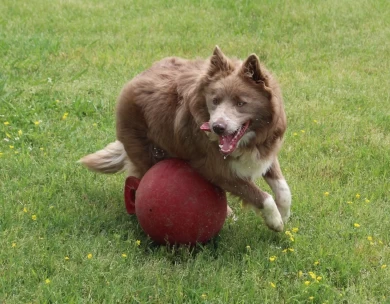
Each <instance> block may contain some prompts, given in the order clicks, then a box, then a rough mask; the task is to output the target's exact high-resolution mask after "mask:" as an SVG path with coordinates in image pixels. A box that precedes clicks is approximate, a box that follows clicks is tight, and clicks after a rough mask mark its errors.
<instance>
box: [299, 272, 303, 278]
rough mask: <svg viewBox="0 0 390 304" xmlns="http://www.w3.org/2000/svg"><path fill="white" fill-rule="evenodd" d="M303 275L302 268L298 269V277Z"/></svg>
mask: <svg viewBox="0 0 390 304" xmlns="http://www.w3.org/2000/svg"><path fill="white" fill-rule="evenodd" d="M302 276H303V272H302V270H299V271H298V278H301V277H302Z"/></svg>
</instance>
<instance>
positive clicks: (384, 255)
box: [0, 0, 390, 304]
mask: <svg viewBox="0 0 390 304" xmlns="http://www.w3.org/2000/svg"><path fill="white" fill-rule="evenodd" d="M216 44H218V45H219V46H220V47H221V48H222V50H223V51H224V52H225V53H226V54H227V55H229V56H236V57H240V58H246V56H248V55H249V54H251V53H253V52H254V53H257V54H258V55H259V57H260V59H261V60H262V61H263V62H264V63H265V64H266V66H268V67H269V69H270V70H272V71H273V73H274V74H275V75H276V76H277V78H278V79H279V81H280V83H281V85H282V88H283V92H284V98H285V106H286V111H287V116H288V119H289V128H288V131H287V133H286V138H285V145H284V148H283V150H282V152H281V154H280V163H281V165H282V168H283V169H284V173H285V176H286V178H287V181H288V182H289V185H290V187H291V190H292V194H293V207H292V211H293V215H292V217H291V220H290V222H289V223H288V224H287V225H286V231H285V232H283V233H279V234H278V233H274V232H271V231H269V230H268V229H267V228H266V227H265V225H264V224H263V223H262V220H261V219H260V218H257V217H256V216H255V215H254V214H253V213H251V212H245V211H244V210H242V209H241V208H240V203H239V201H238V200H236V199H234V198H230V199H229V200H230V203H231V206H232V208H233V209H234V210H235V212H236V215H237V217H238V220H237V221H233V220H231V219H229V220H227V222H226V223H225V225H224V227H223V229H222V231H221V233H220V235H219V236H218V237H217V238H216V239H214V240H213V241H212V242H210V243H209V244H207V245H204V246H198V247H196V248H194V249H188V248H185V247H180V248H168V247H164V246H162V247H161V246H156V245H154V244H153V243H152V242H151V241H150V240H148V238H147V237H146V236H145V235H144V234H143V232H142V230H141V228H140V227H139V225H138V223H137V220H136V219H135V218H134V217H131V216H129V215H127V213H126V211H125V208H124V204H123V195H122V189H123V183H124V176H123V175H113V176H103V175H98V174H94V173H91V172H89V171H87V170H86V169H84V168H82V167H80V166H79V165H78V164H76V161H77V160H78V159H79V158H80V157H81V156H83V155H85V154H87V153H90V152H93V151H95V150H98V149H100V148H102V147H103V146H104V145H105V144H107V143H109V142H111V141H113V140H114V138H115V131H114V128H115V123H114V107H115V102H116V98H117V95H118V93H119V91H120V90H121V88H122V86H123V85H124V83H125V82H126V81H127V80H128V79H131V78H132V77H133V76H134V75H136V74H138V73H139V72H140V71H142V70H144V69H146V68H147V67H149V66H150V65H151V64H152V63H153V62H154V61H157V60H159V59H161V58H163V57H166V56H171V55H177V56H181V57H186V58H196V57H208V56H209V55H211V53H212V50H213V48H214V46H215V45H216ZM389 79H390V2H389V1H386V0H378V1H363V0H345V1H337V0H328V1H299V0H297V1H287V0H286V1H281V0H278V1H243V0H242V1H233V0H229V1H228V0H226V1H222V0H216V1H212V0H195V1H188V0H187V1H177V0H176V1H174V0H172V1H151V0H145V1H127V0H111V1H108V0H101V1H93V0H86V1H76V0H62V1H59V0H54V1H44V0H31V1H19V0H17V1H12V0H2V1H1V2H0V246H1V250H0V302H1V303H7V304H9V303H164V304H165V303H389V301H390V291H389V286H390V233H389V231H390V221H389V218H390V198H389V197H390V93H389V92H390V90H389V84H390V83H389ZM259 184H260V185H261V186H262V187H264V188H265V189H268V188H267V186H266V185H265V183H264V182H263V181H262V180H259Z"/></svg>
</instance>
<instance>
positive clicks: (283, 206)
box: [268, 179, 291, 223]
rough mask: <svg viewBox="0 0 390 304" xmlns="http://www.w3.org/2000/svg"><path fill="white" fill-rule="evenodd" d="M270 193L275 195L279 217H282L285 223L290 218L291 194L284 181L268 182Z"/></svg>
mask: <svg viewBox="0 0 390 304" xmlns="http://www.w3.org/2000/svg"><path fill="white" fill-rule="evenodd" d="M268 183H269V185H270V186H271V188H272V191H273V192H274V193H275V201H276V205H277V206H278V210H279V212H280V215H281V216H282V219H283V222H284V223H286V222H287V221H288V219H289V217H290V207H291V192H290V188H289V186H288V185H287V182H286V181H285V180H284V179H279V180H278V179H276V180H268Z"/></svg>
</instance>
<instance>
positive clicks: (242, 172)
mask: <svg viewBox="0 0 390 304" xmlns="http://www.w3.org/2000/svg"><path fill="white" fill-rule="evenodd" d="M222 107H223V108H222ZM222 109H223V110H222ZM218 111H220V112H218ZM225 114H226V117H225V116H224V115H225ZM214 116H215V117H217V116H218V117H219V118H218V121H217V122H213V124H212V121H211V119H212V118H213V117H214ZM232 117H233V118H232ZM116 118H117V127H116V130H117V141H116V142H115V143H112V144H110V145H109V146H107V147H106V148H105V149H103V150H101V151H98V152H96V153H95V154H91V155H88V156H85V157H84V158H82V159H81V162H82V163H83V164H84V165H86V166H87V167H88V168H90V169H92V170H96V171H100V172H105V173H112V172H117V171H120V170H122V169H124V168H127V169H128V171H129V172H128V173H129V175H134V176H138V177H142V176H143V175H144V174H145V173H146V171H147V170H148V169H149V168H150V167H151V166H153V165H154V164H155V163H156V162H158V161H160V160H161V159H164V158H170V157H177V158H181V159H184V160H187V161H188V162H189V163H190V164H191V166H192V167H194V168H195V169H196V170H197V171H198V172H199V173H200V174H201V175H203V176H204V177H205V178H206V179H208V180H209V181H211V182H213V183H214V184H216V185H218V186H219V187H221V188H222V189H224V190H226V191H228V192H230V193H232V194H234V195H236V196H238V197H240V198H241V199H242V200H243V201H244V202H245V203H247V204H250V205H252V206H253V207H255V209H257V210H259V211H261V212H262V213H263V216H264V218H265V221H266V224H267V225H268V226H269V227H270V228H271V229H273V230H276V231H281V230H282V229H283V222H282V218H283V220H284V221H286V220H287V218H288V216H289V208H290V202H291V197H290V191H289V189H288V186H287V184H286V183H285V181H284V178H283V175H282V173H281V170H280V166H279V162H278V160H277V153H278V151H279V149H280V147H281V145H282V138H283V134H284V132H285V129H286V116H285V113H284V109H283V101H282V95H281V91H280V88H279V85H278V83H277V82H276V81H275V79H274V78H273V77H272V75H271V74H270V73H269V72H268V71H267V70H266V69H265V68H264V67H263V66H262V65H261V64H260V62H259V59H258V58H257V56H256V55H251V56H249V57H248V58H247V59H246V60H245V61H244V62H242V61H240V60H232V59H229V58H227V57H226V56H225V55H224V54H223V53H222V52H221V50H220V49H219V48H218V47H216V48H215V50H214V53H213V55H212V56H211V57H210V58H209V59H208V60H192V61H191V60H185V59H181V58H176V57H170V58H165V59H163V60H161V61H159V62H157V63H155V64H154V65H153V66H152V67H151V68H150V69H148V70H146V71H144V72H143V73H141V74H139V75H138V76H137V77H135V78H134V79H133V80H131V81H130V82H129V83H128V84H127V85H126V86H125V87H124V89H123V90H122V92H121V94H120V96H119V100H118V105H117V115H116ZM230 121H232V124H233V125H236V124H237V125H242V124H244V123H245V122H248V123H249V127H248V129H247V130H246V132H245V135H244V136H243V138H242V139H241V140H240V141H239V142H238V145H237V148H236V149H234V150H233V152H231V153H230V152H229V153H228V154H224V153H221V148H220V147H219V145H218V140H220V141H221V140H222V139H221V138H222V136H225V135H229V134H230V133H231V132H230V131H224V130H222V131H221V130H218V129H217V128H215V125H216V124H217V123H221V124H222V126H225V125H226V127H227V128H228V127H229V122H230ZM205 122H210V130H209V131H210V132H205V131H203V130H201V129H200V127H201V126H202V124H204V123H205ZM211 124H212V125H211ZM235 128H236V127H235ZM229 132H230V133H229ZM216 133H220V134H216ZM222 133H223V134H222ZM228 133H229V134H228ZM122 144H123V146H122ZM259 176H264V177H265V179H266V181H267V182H268V183H269V184H270V186H271V188H272V190H273V191H274V192H275V195H276V205H277V207H278V208H276V205H275V202H274V201H273V199H272V197H271V196H270V195H269V194H268V193H266V192H264V191H262V190H261V189H259V188H258V187H257V186H256V184H255V183H254V179H255V178H257V177H259ZM280 182H281V183H280ZM273 205H275V207H274V206H273ZM278 209H279V210H278ZM275 210H276V211H275Z"/></svg>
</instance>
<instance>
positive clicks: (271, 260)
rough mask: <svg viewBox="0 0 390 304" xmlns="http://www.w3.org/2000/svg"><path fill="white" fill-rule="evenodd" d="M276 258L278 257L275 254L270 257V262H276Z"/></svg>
mask: <svg viewBox="0 0 390 304" xmlns="http://www.w3.org/2000/svg"><path fill="white" fill-rule="evenodd" d="M276 259H277V257H276V256H274V255H273V256H271V257H270V258H269V261H270V262H275V261H276Z"/></svg>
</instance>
